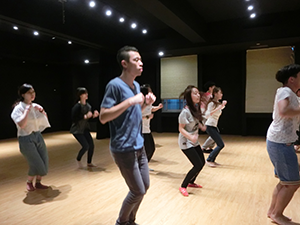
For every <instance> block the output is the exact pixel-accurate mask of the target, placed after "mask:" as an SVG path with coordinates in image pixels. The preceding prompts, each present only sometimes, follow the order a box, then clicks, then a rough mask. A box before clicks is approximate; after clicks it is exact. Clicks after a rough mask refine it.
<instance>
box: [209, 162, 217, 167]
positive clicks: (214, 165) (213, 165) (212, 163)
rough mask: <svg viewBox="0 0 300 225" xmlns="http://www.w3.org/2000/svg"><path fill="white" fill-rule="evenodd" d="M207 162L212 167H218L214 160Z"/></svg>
mask: <svg viewBox="0 0 300 225" xmlns="http://www.w3.org/2000/svg"><path fill="white" fill-rule="evenodd" d="M206 163H207V165H208V166H210V167H216V166H217V165H216V164H215V163H214V162H210V161H206Z"/></svg>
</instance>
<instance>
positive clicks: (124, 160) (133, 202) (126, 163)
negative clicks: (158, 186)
mask: <svg viewBox="0 0 300 225" xmlns="http://www.w3.org/2000/svg"><path fill="white" fill-rule="evenodd" d="M111 155H112V157H113V159H114V161H115V163H116V164H117V166H118V167H119V169H120V172H121V174H122V176H123V178H124V179H125V182H126V184H127V186H128V188H129V192H128V194H127V196H126V198H125V199H124V201H123V204H122V207H121V209H120V213H119V218H118V220H117V223H116V224H122V223H125V222H127V221H132V222H133V221H135V217H136V213H137V210H138V208H139V206H140V204H141V202H142V200H143V197H144V195H145V194H146V192H147V190H148V188H149V185H150V179H149V168H148V160H147V156H146V153H145V150H144V148H142V149H141V150H137V151H131V152H125V153H113V152H111Z"/></svg>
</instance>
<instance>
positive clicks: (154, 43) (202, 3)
mask: <svg viewBox="0 0 300 225" xmlns="http://www.w3.org/2000/svg"><path fill="white" fill-rule="evenodd" d="M94 1H95V3H96V6H95V7H94V8H91V7H89V0H26V1H24V0H14V1H1V2H0V32H1V33H0V40H2V44H3V43H5V42H4V40H16V41H20V40H27V39H29V38H30V39H31V38H33V35H32V31H33V30H37V31H39V33H40V35H39V37H38V38H37V37H36V39H38V41H43V42H45V41H46V42H49V43H53V44H56V45H65V44H66V41H68V40H72V42H73V48H75V49H76V46H77V48H78V49H82V48H86V47H88V48H92V49H96V50H98V49H102V50H104V51H111V52H116V50H117V49H119V48H120V47H122V46H124V45H133V46H136V47H137V48H138V49H139V50H140V51H141V52H144V53H146V54H157V52H158V51H160V50H163V51H165V54H166V55H167V56H168V55H184V54H194V53H201V52H216V51H223V50H227V49H249V48H259V47H266V46H269V47H272V46H282V45H293V44H295V43H300V29H299V21H300V1H299V0H288V1H282V0H249V1H247V0H226V1H225V0H209V1H207V0H185V1H177V0H94ZM250 4H252V5H253V6H254V10H253V11H255V13H256V18H254V19H251V18H250V12H249V11H248V10H247V7H248V6H249V5H250ZM106 9H111V10H112V15H111V16H110V17H107V16H106V15H105V10H106ZM120 16H123V17H124V18H125V22H124V23H122V24H121V23H120V22H119V21H118V19H119V17H120ZM131 22H136V23H137V28H136V29H131V28H130V23H131ZM13 25H16V26H18V27H19V30H17V31H16V30H14V29H12V26H13ZM142 28H145V29H147V34H143V33H142V32H141V29H142ZM53 36H55V37H56V39H55V40H54V39H52V37H53Z"/></svg>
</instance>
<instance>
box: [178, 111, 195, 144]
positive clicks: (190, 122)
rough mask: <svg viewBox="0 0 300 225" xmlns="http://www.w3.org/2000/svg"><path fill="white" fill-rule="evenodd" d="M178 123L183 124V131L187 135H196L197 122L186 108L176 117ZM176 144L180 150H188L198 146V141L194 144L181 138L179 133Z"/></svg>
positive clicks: (183, 137)
mask: <svg viewBox="0 0 300 225" xmlns="http://www.w3.org/2000/svg"><path fill="white" fill-rule="evenodd" d="M178 123H181V124H185V127H184V129H185V130H186V131H187V132H188V133H190V134H193V133H198V129H199V120H198V119H196V118H194V117H193V115H192V113H191V111H190V110H189V108H188V107H184V108H183V109H182V111H181V113H180V114H179V117H178ZM178 144H179V147H180V149H188V148H191V147H196V146H198V145H200V144H199V142H198V141H197V142H196V143H193V142H191V141H190V140H188V139H187V138H186V137H185V136H183V135H182V134H181V133H179V137H178Z"/></svg>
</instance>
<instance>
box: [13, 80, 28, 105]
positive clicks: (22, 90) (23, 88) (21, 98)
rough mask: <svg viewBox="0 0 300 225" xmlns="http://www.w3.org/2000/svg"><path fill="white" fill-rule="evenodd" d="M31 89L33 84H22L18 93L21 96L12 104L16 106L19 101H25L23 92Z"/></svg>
mask: <svg viewBox="0 0 300 225" xmlns="http://www.w3.org/2000/svg"><path fill="white" fill-rule="evenodd" d="M30 89H33V86H32V85H31V84H26V83H25V84H22V85H21V86H20V87H19V89H18V95H19V98H18V99H17V100H16V101H15V102H14V104H13V105H12V107H13V108H14V107H15V106H16V105H18V104H19V102H23V101H24V97H23V96H22V95H23V94H25V93H26V92H27V91H29V90H30Z"/></svg>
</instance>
